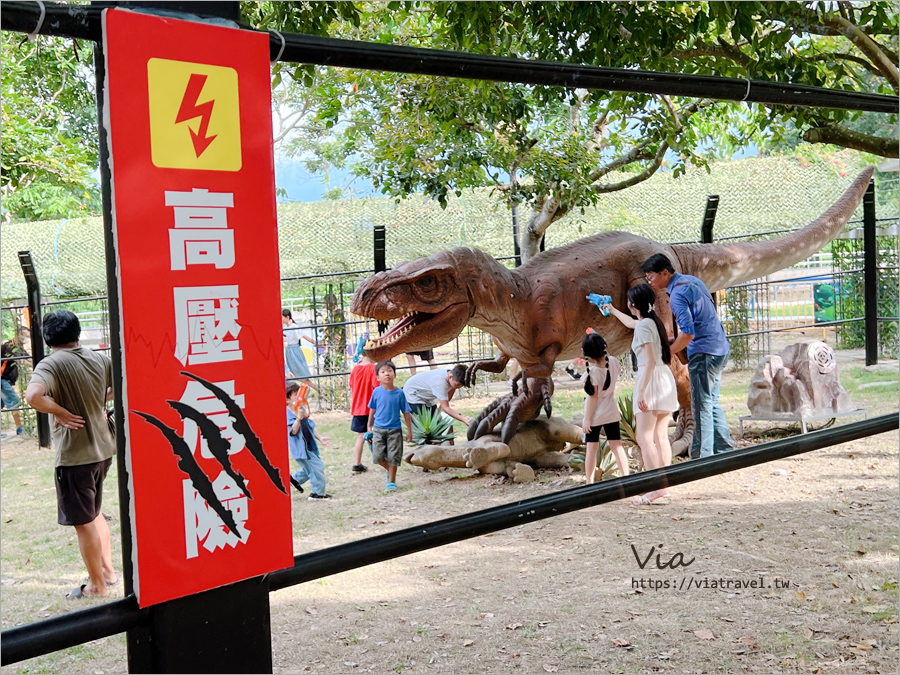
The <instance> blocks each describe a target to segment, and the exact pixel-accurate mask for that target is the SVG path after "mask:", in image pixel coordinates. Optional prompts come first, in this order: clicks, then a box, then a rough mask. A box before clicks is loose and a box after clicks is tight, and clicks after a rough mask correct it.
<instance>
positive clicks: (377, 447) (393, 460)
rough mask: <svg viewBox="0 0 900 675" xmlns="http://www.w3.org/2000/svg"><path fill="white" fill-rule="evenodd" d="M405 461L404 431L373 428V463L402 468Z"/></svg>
mask: <svg viewBox="0 0 900 675" xmlns="http://www.w3.org/2000/svg"><path fill="white" fill-rule="evenodd" d="M402 459H403V430H402V429H382V428H380V427H373V428H372V461H373V462H375V463H376V464H379V463H381V462H387V463H388V464H389V465H390V466H400V461H401V460H402Z"/></svg>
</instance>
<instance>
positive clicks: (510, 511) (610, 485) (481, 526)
mask: <svg viewBox="0 0 900 675" xmlns="http://www.w3.org/2000/svg"><path fill="white" fill-rule="evenodd" d="M898 426H900V417H898V415H897V414H896V413H893V414H890V415H881V416H879V417H873V418H870V419H867V420H862V421H860V422H852V423H850V424H844V425H841V426H838V427H832V428H830V429H824V430H822V431H815V432H812V433H808V434H802V435H800V436H793V437H790V438H783V439H779V440H776V441H771V442H769V443H762V444H760V445H757V446H755V447H749V448H742V449H739V450H733V451H731V452H728V453H725V454H722V455H715V456H713V457H708V458H705V459H695V460H691V461H688V462H680V463H678V464H675V465H673V466H669V467H666V468H663V469H655V470H653V471H644V472H642V473H637V474H632V475H630V476H626V477H624V478H616V479H613V480H607V481H602V482H600V483H595V484H593V485H586V486H582V487H576V488H571V489H569V490H563V491H561V492H556V493H553V494H549V495H546V496H543V497H536V498H534V499H526V500H522V501H519V502H515V503H513V504H507V505H504V506H496V507H492V508H489V509H483V510H481V511H476V512H474V513H467V514H463V515H460V516H454V517H452V518H446V519H444V520H439V521H435V522H432V523H425V524H423V525H417V526H414V527H408V528H406V529H403V530H399V531H397V532H390V533H387V534H382V535H379V536H377V537H369V538H366V539H361V540H359V541H354V542H350V543H347V544H341V545H339V546H332V547H330V548H325V549H322V550H319V551H314V552H312V553H305V554H302V555H298V556H295V557H294V566H293V567H290V568H287V569H284V570H279V571H277V572H273V573H271V574H270V575H269V582H270V589H271V590H273V591H275V590H280V589H283V588H287V587H289V586H293V585H296V584H301V583H304V582H307V581H312V580H313V579H320V578H322V577H327V576H331V575H333V574H338V573H339V572H346V571H348V570H352V569H356V568H358V567H365V566H367V565H372V564H374V563H378V562H384V561H386V560H392V559H394V558H400V557H402V556H405V555H409V554H411V553H417V552H419V551H424V550H426V549H430V548H435V547H437V546H444V545H446V544H452V543H455V542H458V541H464V540H466V539H471V538H472V537H478V536H481V535H485V534H490V533H491V532H497V531H499V530H504V529H507V528H510V527H516V526H518V525H524V524H525V523H531V522H534V521H537V520H543V519H545V518H552V517H553V516H558V515H561V514H564V513H569V512H572V511H577V510H580V509H586V508H590V507H592V506H598V505H600V504H606V503H609V502H613V501H616V500H619V499H624V498H626V497H631V496H633V495H637V494H642V493H644V492H648V491H650V490H655V489H659V488H662V487H667V486H674V485H683V484H685V483H690V482H693V481H696V480H701V479H703V478H709V477H711V476H717V475H720V474H723V473H727V472H729V471H736V470H738V469H745V468H747V467H750V466H756V465H758V464H765V463H766V462H771V461H774V460H778V459H784V458H786V457H792V456H794V455H799V454H802V453H805V452H811V451H813V450H819V449H821V448H826V447H830V446H833V445H837V444H839V443H848V442H850V441H855V440H859V439H861V438H867V437H869V436H874V435H877V434H883V433H886V432H889V431H894V430H895V429H897V428H898ZM144 621H145V617H144V615H143V613H142V610H140V609H139V608H138V607H137V603H136V601H135V599H134V597H133V596H129V597H128V598H125V599H124V600H117V601H115V602H110V603H107V604H105V605H101V606H99V607H93V608H91V609H86V610H82V611H79V612H73V613H71V614H66V615H64V616H58V617H55V618H53V619H47V620H45V621H39V622H36V623H30V624H26V625H24V626H17V627H16V628H10V629H7V630H5V631H3V632H2V633H0V643H2V653H0V663H2V665H4V666H6V665H9V664H11V663H17V662H19V661H23V660H25V659H30V658H34V657H37V656H41V655H43V654H49V653H50V652H54V651H58V650H60V649H65V648H67V647H71V646H73V645H76V644H80V643H83V642H88V641H90V640H97V639H100V638H104V637H108V636H110V635H115V634H117V633H121V632H124V631H126V630H130V629H132V628H136V627H138V626H140V625H142V624H143V622H144Z"/></svg>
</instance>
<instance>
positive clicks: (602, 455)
mask: <svg viewBox="0 0 900 675" xmlns="http://www.w3.org/2000/svg"><path fill="white" fill-rule="evenodd" d="M597 455H598V458H597V471H598V473H599V474H600V475H599V479H600V480H607V479H608V478H618V476H619V465H618V464H616V456H615V455H614V454H612V451H611V450H610V449H609V445H608V444H607V442H606V441H600V448H599V449H598V451H597ZM568 464H569V466H571V467H572V468H573V469H575V470H576V471H583V470H584V455H583V454H582V453H580V452H577V453H575V452H573V453H572V455H571V457H569V460H568Z"/></svg>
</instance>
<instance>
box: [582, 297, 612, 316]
mask: <svg viewBox="0 0 900 675" xmlns="http://www.w3.org/2000/svg"><path fill="white" fill-rule="evenodd" d="M585 297H586V298H587V299H588V301H589V302H591V303H592V304H594V305H597V309H599V310H600V313H601V314H602V315H603V316H609V307H608V305H611V304H612V296H611V295H598V294H597V293H590V294H588V295H586V296H585Z"/></svg>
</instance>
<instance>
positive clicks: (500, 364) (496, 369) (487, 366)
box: [463, 350, 510, 387]
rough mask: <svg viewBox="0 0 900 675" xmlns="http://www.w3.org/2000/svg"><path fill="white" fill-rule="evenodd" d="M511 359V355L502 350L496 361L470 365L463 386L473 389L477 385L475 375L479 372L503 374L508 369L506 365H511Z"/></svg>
mask: <svg viewBox="0 0 900 675" xmlns="http://www.w3.org/2000/svg"><path fill="white" fill-rule="evenodd" d="M509 358H510V357H509V354H505V353H504V352H503V351H502V350H501V351H500V353H499V354H497V358H495V359H492V360H490V361H476V362H475V363H472V364H469V367H468V368H466V381H465V382H464V383H463V384H465V385H466V386H467V387H471V386H472V385H473V384H475V373H477V372H478V371H479V370H483V371H484V372H486V373H502V372H503V369H504V368H506V364H507V363H509Z"/></svg>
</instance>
